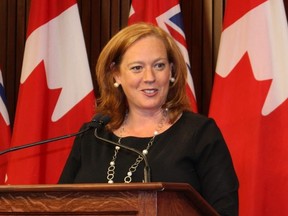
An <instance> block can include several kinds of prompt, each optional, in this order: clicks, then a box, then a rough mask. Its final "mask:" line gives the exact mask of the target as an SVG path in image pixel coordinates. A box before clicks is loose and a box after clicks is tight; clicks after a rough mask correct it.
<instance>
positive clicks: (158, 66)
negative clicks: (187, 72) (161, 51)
mask: <svg viewBox="0 0 288 216" xmlns="http://www.w3.org/2000/svg"><path fill="white" fill-rule="evenodd" d="M154 68H155V69H156V70H163V69H164V68H165V63H157V64H155V66H154Z"/></svg>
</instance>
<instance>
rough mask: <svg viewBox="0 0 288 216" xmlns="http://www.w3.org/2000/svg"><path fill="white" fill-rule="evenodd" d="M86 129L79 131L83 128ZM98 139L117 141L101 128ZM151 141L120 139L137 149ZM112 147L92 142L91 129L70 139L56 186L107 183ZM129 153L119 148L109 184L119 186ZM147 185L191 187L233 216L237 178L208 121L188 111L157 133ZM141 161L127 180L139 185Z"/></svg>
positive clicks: (220, 139) (133, 156)
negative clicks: (179, 183) (65, 158)
mask: <svg viewBox="0 0 288 216" xmlns="http://www.w3.org/2000/svg"><path fill="white" fill-rule="evenodd" d="M85 127H86V125H84V126H83V127H82V129H83V128H85ZM98 135H99V136H100V137H103V138H105V139H108V140H111V141H114V142H117V141H118V137H117V136H116V135H114V134H113V133H111V132H107V131H106V130H101V131H99V133H98ZM150 139H151V137H147V138H137V137H125V138H122V140H121V144H123V145H127V146H129V147H133V148H135V149H138V150H139V151H142V150H143V149H145V148H146V146H147V143H148V142H149V140H150ZM114 149H115V146H113V145H111V144H109V143H105V142H103V141H100V140H99V139H97V138H96V137H95V135H94V129H91V130H89V131H88V132H86V133H85V134H84V135H81V136H78V137H77V138H76V139H75V142H74V146H73V148H72V151H71V153H70V156H69V158H68V160H67V163H66V165H65V167H64V170H63V173H62V175H61V177H60V180H59V183H107V169H108V167H109V163H110V161H111V160H112V157H113V155H114ZM136 158H137V155H136V154H135V153H132V152H129V151H126V150H123V149H120V150H119V153H118V155H117V159H116V165H115V166H116V168H115V177H114V179H113V180H114V182H115V183H121V182H124V178H125V176H126V175H127V171H128V169H129V167H130V166H131V165H132V164H133V163H134V162H135V160H136ZM147 158H148V161H149V165H150V167H151V181H152V182H182V183H189V184H190V185H192V186H193V187H194V188H195V189H196V190H197V191H198V192H199V193H200V194H201V195H202V196H203V197H204V198H205V199H206V200H207V201H208V203H210V204H211V205H212V206H213V207H214V208H215V209H216V211H218V212H219V213H220V214H221V215H238V180H237V176H236V174H235V171H234V168H233V164H232V160H231V157H230V154H229V151H228V148H227V146H226V143H225V141H224V139H223V137H222V135H221V132H220V130H219V129H218V127H217V125H216V124H215V122H214V120H212V119H210V118H207V117H204V116H202V115H199V114H195V113H192V112H184V113H183V115H182V116H181V118H180V119H179V120H178V121H177V122H176V123H175V124H174V125H172V126H171V127H170V128H169V129H168V130H166V131H165V132H163V133H161V134H159V135H157V136H156V137H155V141H154V143H153V145H152V146H151V148H150V149H149V154H148V156H147ZM143 170H144V162H143V161H142V162H141V163H140V165H139V167H138V168H137V170H136V172H135V173H133V176H132V182H142V181H143V176H144V175H143V173H144V172H143Z"/></svg>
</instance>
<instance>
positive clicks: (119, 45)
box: [59, 23, 238, 215]
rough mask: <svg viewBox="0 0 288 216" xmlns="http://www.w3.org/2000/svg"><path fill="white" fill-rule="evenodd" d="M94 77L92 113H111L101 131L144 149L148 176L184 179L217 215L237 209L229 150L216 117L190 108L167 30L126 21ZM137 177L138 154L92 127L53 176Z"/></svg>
mask: <svg viewBox="0 0 288 216" xmlns="http://www.w3.org/2000/svg"><path fill="white" fill-rule="evenodd" d="M96 76H97V80H98V84H99V89H100V98H99V101H98V107H97V110H96V112H97V113H101V114H103V115H107V116H110V117H111V121H110V122H109V123H108V124H107V125H106V127H105V130H100V131H99V136H100V137H103V138H105V139H108V140H111V141H113V142H117V143H119V145H125V146H128V147H131V148H134V149H137V150H139V151H142V150H143V154H145V155H146V157H147V159H148V161H149V165H150V167H151V177H152V181H154V182H183V183H189V184H190V185H192V186H193V187H194V188H195V189H196V190H197V191H198V192H199V193H200V194H201V195H202V196H203V197H204V198H205V199H206V200H207V201H208V202H209V203H210V204H211V205H212V206H213V207H214V208H215V209H216V210H217V211H218V212H219V213H220V214H222V215H237V211H238V180H237V177H236V174H235V171H234V168H233V164H232V160H231V157H230V154H229V151H228V149H227V146H226V144H225V141H224V139H223V137H222V135H221V132H220V131H219V129H218V127H217V126H216V124H215V122H214V121H213V120H212V119H209V118H207V117H204V116H201V115H199V114H195V113H193V112H191V111H190V105H189V101H188V98H187V96H186V90H185V84H186V76H187V72H186V64H185V61H184V59H183V57H182V55H181V52H180V50H179V48H178V47H177V44H176V43H175V42H174V40H173V39H172V38H171V37H170V36H169V35H168V34H167V33H166V32H165V31H163V30H162V29H160V28H158V27H155V26H153V25H150V24H145V23H139V24H134V25H131V26H128V27H126V28H124V29H123V30H122V31H120V32H119V33H118V34H116V35H115V36H114V37H113V38H112V39H111V40H110V41H109V42H108V44H107V45H106V46H105V47H104V49H103V51H102V52H101V54H100V56H99V59H98V62H97V66H96ZM85 127H87V125H86V126H84V128H85ZM142 181H143V161H142V159H141V157H140V158H137V156H136V155H135V154H132V153H131V152H129V151H125V150H123V149H121V148H115V147H113V146H112V145H107V143H104V142H102V141H101V140H99V139H97V138H96V137H95V134H94V130H93V129H91V130H89V131H88V132H87V133H85V134H84V135H82V136H78V137H77V138H76V139H75V143H74V146H73V149H72V151H71V154H70V156H69V158H68V161H67V164H66V166H65V168H64V170H63V173H62V175H61V177H60V181H59V183H93V182H97V183H100V182H102V183H103V182H108V183H113V182H126V183H129V182H142Z"/></svg>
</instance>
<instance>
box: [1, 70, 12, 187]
mask: <svg viewBox="0 0 288 216" xmlns="http://www.w3.org/2000/svg"><path fill="white" fill-rule="evenodd" d="M10 141H11V131H10V120H9V115H8V111H7V106H6V96H5V91H4V82H3V77H2V72H1V70H0V151H3V150H6V149H8V148H9V146H10ZM6 168H7V156H6V155H0V184H4V182H5V175H6Z"/></svg>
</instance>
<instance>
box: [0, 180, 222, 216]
mask: <svg viewBox="0 0 288 216" xmlns="http://www.w3.org/2000/svg"><path fill="white" fill-rule="evenodd" d="M0 215H138V216H142V215H146V216H156V215H161V216H162V215H163V216H178V215H180V216H185V215H187V216H188V215H189V216H193V215H203V216H210V215H211V216H212V215H218V214H217V213H216V211H215V210H214V209H213V208H212V207H211V206H210V205H209V204H208V203H207V202H206V201H205V200H204V199H203V198H202V197H201V196H200V195H199V194H198V193H197V192H196V191H195V190H194V189H193V188H192V187H191V186H190V185H188V184H180V183H157V182H155V183H130V184H124V183H123V184H63V185H13V186H0Z"/></svg>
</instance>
